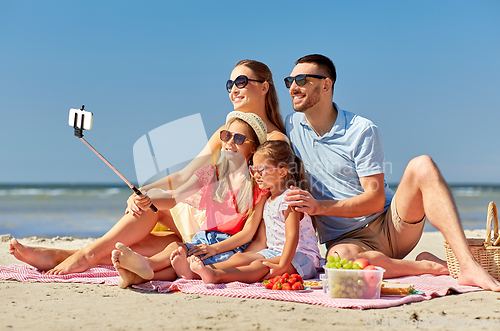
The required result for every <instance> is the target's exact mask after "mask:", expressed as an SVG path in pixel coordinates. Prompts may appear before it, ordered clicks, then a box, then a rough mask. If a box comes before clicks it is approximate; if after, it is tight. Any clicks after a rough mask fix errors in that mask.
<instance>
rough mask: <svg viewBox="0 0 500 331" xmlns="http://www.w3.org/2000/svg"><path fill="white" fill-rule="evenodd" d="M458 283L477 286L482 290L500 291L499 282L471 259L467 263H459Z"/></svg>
mask: <svg viewBox="0 0 500 331" xmlns="http://www.w3.org/2000/svg"><path fill="white" fill-rule="evenodd" d="M458 283H459V284H460V285H471V286H478V287H481V288H482V289H483V290H490V291H493V292H500V282H499V281H498V280H496V279H494V278H493V277H491V275H490V274H489V273H488V272H487V271H486V270H485V269H484V268H483V267H481V266H480V265H479V264H478V263H477V262H476V261H472V262H471V263H469V264H466V263H461V264H460V272H459V274H458Z"/></svg>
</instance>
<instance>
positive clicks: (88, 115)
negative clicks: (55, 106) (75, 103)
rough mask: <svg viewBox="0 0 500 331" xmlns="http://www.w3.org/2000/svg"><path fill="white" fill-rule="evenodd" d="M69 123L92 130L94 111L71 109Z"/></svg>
mask: <svg viewBox="0 0 500 331" xmlns="http://www.w3.org/2000/svg"><path fill="white" fill-rule="evenodd" d="M68 124H69V126H72V127H76V128H78V129H83V130H90V129H92V112H89V111H86V110H82V109H70V110H69V120H68Z"/></svg>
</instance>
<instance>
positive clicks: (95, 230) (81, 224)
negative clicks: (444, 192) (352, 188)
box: [0, 185, 500, 238]
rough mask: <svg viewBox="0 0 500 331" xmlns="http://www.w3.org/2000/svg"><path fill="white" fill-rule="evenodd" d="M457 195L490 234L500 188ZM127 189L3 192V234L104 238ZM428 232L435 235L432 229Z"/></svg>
mask: <svg viewBox="0 0 500 331" xmlns="http://www.w3.org/2000/svg"><path fill="white" fill-rule="evenodd" d="M452 192H453V195H454V197H455V201H456V203H457V206H458V210H459V212H460V215H461V217H462V224H463V227H464V228H465V229H470V230H472V229H484V228H485V226H486V211H487V206H488V203H489V202H490V201H495V202H500V187H498V186H457V187H452ZM130 194H131V190H130V189H129V188H128V187H125V186H61V185H59V186H55V185H45V186H6V185H5V186H0V234H11V235H12V236H14V237H18V238H22V237H26V236H38V237H54V236H61V237H62V236H73V237H99V236H101V235H103V234H104V233H105V232H106V231H107V230H109V229H110V228H111V227H112V226H113V225H114V224H115V223H116V221H117V220H118V219H119V218H120V217H121V216H122V215H123V212H124V210H125V206H126V203H125V202H126V199H127V198H128V197H129V196H130ZM425 230H426V231H435V230H436V229H435V228H434V227H432V225H430V224H426V226H425Z"/></svg>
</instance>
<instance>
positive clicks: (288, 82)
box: [285, 74, 327, 89]
mask: <svg viewBox="0 0 500 331" xmlns="http://www.w3.org/2000/svg"><path fill="white" fill-rule="evenodd" d="M307 77H312V78H318V79H324V78H327V77H325V76H320V75H304V74H302V75H297V76H295V77H286V78H285V86H286V88H288V89H289V88H290V87H291V86H292V84H293V81H295V83H297V85H298V86H304V85H305V84H306V78H307Z"/></svg>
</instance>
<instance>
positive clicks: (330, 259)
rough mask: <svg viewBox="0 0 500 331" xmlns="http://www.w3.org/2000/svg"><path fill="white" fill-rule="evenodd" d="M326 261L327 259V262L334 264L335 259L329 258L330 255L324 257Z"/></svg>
mask: <svg viewBox="0 0 500 331" xmlns="http://www.w3.org/2000/svg"><path fill="white" fill-rule="evenodd" d="M326 259H327V261H328V262H335V261H334V260H335V258H334V257H333V256H331V255H328V256H327V257H326Z"/></svg>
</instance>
